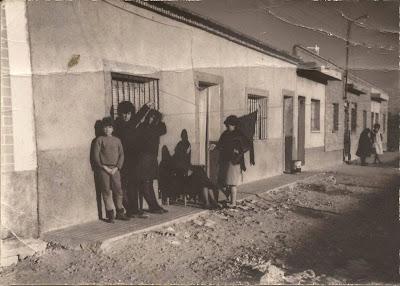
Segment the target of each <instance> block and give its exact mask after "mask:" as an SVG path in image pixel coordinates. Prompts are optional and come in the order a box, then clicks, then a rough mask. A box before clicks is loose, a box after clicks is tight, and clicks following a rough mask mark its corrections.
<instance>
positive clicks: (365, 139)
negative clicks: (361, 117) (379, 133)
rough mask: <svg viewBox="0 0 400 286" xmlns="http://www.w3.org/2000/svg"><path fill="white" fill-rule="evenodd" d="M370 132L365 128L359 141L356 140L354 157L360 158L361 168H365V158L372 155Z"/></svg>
mask: <svg viewBox="0 0 400 286" xmlns="http://www.w3.org/2000/svg"><path fill="white" fill-rule="evenodd" d="M370 134H371V130H370V129H369V128H365V129H364V130H363V131H362V132H361V134H360V139H359V140H358V148H357V152H356V155H357V156H358V157H360V160H361V166H366V165H367V163H366V159H367V157H369V156H371V153H372V141H371V137H370Z"/></svg>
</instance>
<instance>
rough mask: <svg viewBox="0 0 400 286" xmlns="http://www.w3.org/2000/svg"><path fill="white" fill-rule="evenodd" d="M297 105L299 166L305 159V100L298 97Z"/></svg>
mask: <svg viewBox="0 0 400 286" xmlns="http://www.w3.org/2000/svg"><path fill="white" fill-rule="evenodd" d="M298 103H299V104H298V108H299V112H298V128H297V130H298V134H297V160H301V164H302V165H304V164H305V157H306V151H305V143H306V99H305V98H304V97H302V96H299V99H298Z"/></svg>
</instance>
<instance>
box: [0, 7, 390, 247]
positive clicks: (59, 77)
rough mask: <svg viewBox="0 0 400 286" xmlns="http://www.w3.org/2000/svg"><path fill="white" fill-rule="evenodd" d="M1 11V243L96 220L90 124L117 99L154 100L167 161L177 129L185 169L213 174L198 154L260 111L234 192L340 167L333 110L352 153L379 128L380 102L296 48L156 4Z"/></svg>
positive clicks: (209, 158) (362, 85)
mask: <svg viewBox="0 0 400 286" xmlns="http://www.w3.org/2000/svg"><path fill="white" fill-rule="evenodd" d="M1 5H2V6H1V7H2V9H1V59H2V61H1V73H2V74H1V111H2V113H1V121H2V124H1V134H2V135H1V151H2V152H1V184H2V185H1V225H2V239H5V238H7V237H10V236H13V235H18V236H21V237H38V236H40V235H42V234H43V233H45V232H48V231H52V230H56V229H60V228H64V227H67V226H71V225H76V224H80V223H83V222H87V221H90V220H95V219H97V206H96V194H95V187H94V182H93V174H92V170H91V167H90V163H89V150H90V142H91V140H92V139H93V137H94V123H95V121H96V120H98V119H100V118H102V117H103V116H107V115H110V114H111V115H112V116H115V108H116V106H117V104H118V102H120V101H122V100H131V101H132V102H133V103H134V104H135V105H136V107H137V108H138V107H140V106H141V105H142V104H144V103H145V102H147V101H153V102H154V103H155V106H156V108H158V109H159V110H160V111H161V112H162V113H163V114H164V120H165V122H166V124H167V128H168V132H167V134H166V135H165V136H163V137H162V141H161V145H166V146H167V147H168V148H169V150H170V151H172V150H173V148H174V147H175V144H176V143H177V142H178V140H179V138H180V133H181V130H182V129H186V130H188V133H189V140H190V141H191V143H192V161H193V163H195V164H202V165H207V166H208V169H209V172H210V176H211V177H213V176H214V174H215V156H214V154H209V153H208V148H207V146H208V144H209V143H210V142H213V141H216V140H218V137H219V135H220V134H221V132H222V131H223V130H224V125H223V121H224V119H225V118H226V116H228V115H230V114H236V115H244V114H247V113H249V112H252V111H255V110H258V119H257V124H256V134H255V138H254V139H255V140H254V145H255V154H256V165H255V166H250V167H249V168H248V171H247V172H246V173H245V174H244V176H243V183H248V182H252V181H255V180H260V179H264V178H267V177H271V176H274V175H279V174H281V173H282V172H285V171H290V169H291V166H292V161H293V160H301V161H302V163H303V168H304V169H312V168H320V167H322V166H328V165H331V164H338V163H341V162H342V160H343V136H344V116H345V115H344V106H345V104H349V107H350V110H351V112H350V122H351V143H352V144H351V153H352V155H353V157H355V155H354V153H355V149H356V145H357V141H358V137H359V134H360V132H361V131H362V130H363V129H364V128H366V127H370V126H371V124H372V123H373V122H380V123H381V125H382V127H383V134H384V138H385V139H384V141H385V142H386V134H387V128H386V121H387V115H386V114H387V101H388V96H387V94H386V93H384V92H383V91H382V90H380V89H378V88H376V87H374V86H372V85H371V84H369V83H367V82H365V81H363V80H361V79H359V78H356V77H354V76H351V77H350V80H349V84H348V85H347V86H346V88H347V92H348V99H349V102H344V100H343V80H342V79H343V72H342V70H341V69H340V68H339V67H337V66H336V65H335V64H334V63H331V62H329V61H328V60H326V59H324V58H322V57H320V56H318V55H316V54H313V53H311V52H309V51H308V50H307V49H304V48H303V47H301V46H296V47H295V48H294V51H295V53H294V54H289V53H287V52H284V51H281V50H278V49H274V48H272V47H270V46H268V45H266V44H265V43H261V42H259V41H257V40H255V39H252V38H250V37H248V36H246V35H243V34H240V33H238V32H235V31H233V30H231V29H229V28H227V27H224V26H223V25H221V24H218V23H216V22H214V21H211V20H208V19H204V18H202V17H199V16H198V15H195V14H193V13H190V12H188V11H186V10H183V9H178V8H176V7H174V6H172V5H167V4H164V3H159V2H145V1H140V0H135V1H129V2H124V1H120V0H103V1H82V0H81V1H61V2H47V1H18V0H15V1H4V2H3V3H2V4H1Z"/></svg>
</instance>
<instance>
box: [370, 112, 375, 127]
mask: <svg viewBox="0 0 400 286" xmlns="http://www.w3.org/2000/svg"><path fill="white" fill-rule="evenodd" d="M374 122H375V113H373V112H371V129H372V128H374Z"/></svg>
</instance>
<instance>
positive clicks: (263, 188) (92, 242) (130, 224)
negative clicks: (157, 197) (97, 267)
mask: <svg viewBox="0 0 400 286" xmlns="http://www.w3.org/2000/svg"><path fill="white" fill-rule="evenodd" d="M316 174H318V172H303V173H297V174H282V175H279V176H275V177H271V178H268V179H265V180H260V181H256V182H253V183H249V184H245V185H242V186H240V187H239V193H238V199H244V198H248V197H251V196H254V195H257V194H260V193H264V192H267V191H270V190H273V189H276V188H281V187H284V186H287V185H291V184H293V183H296V182H297V181H299V180H303V179H306V178H309V177H311V176H313V175H316ZM222 197H223V195H222ZM166 208H167V209H168V211H169V212H168V213H165V214H162V215H157V214H151V216H150V217H149V218H147V219H138V218H135V219H131V220H130V221H116V223H115V224H109V223H106V222H103V221H100V220H99V221H93V222H89V223H85V224H80V225H76V226H72V227H68V228H65V229H61V230H56V231H52V232H48V233H45V234H43V236H42V239H43V240H45V241H47V242H53V243H58V244H61V245H62V246H65V247H67V248H72V249H80V248H90V249H92V250H95V251H97V250H99V249H101V250H104V249H107V248H108V247H109V246H112V245H113V244H115V243H118V242H121V241H122V240H124V239H126V238H129V236H131V235H134V234H138V233H141V232H146V231H150V230H152V229H155V228H159V227H162V226H165V225H169V224H173V223H177V222H183V221H188V220H191V219H193V218H195V217H197V216H199V215H201V214H206V213H207V212H209V211H208V210H204V209H201V208H199V207H194V206H186V207H185V206H180V205H170V206H166Z"/></svg>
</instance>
